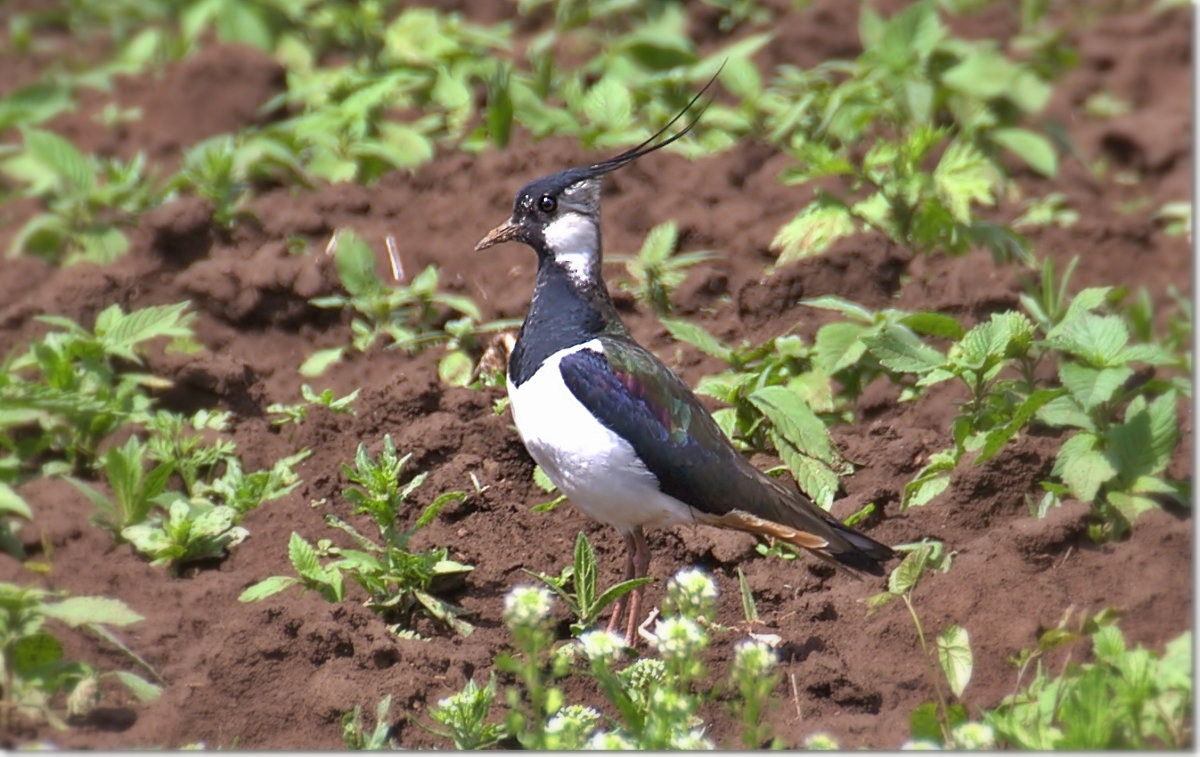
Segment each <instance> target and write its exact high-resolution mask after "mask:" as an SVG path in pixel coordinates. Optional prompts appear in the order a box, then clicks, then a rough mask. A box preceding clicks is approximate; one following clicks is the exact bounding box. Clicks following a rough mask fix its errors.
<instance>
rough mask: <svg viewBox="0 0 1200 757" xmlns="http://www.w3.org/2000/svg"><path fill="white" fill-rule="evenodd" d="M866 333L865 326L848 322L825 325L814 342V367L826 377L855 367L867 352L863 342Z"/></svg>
mask: <svg viewBox="0 0 1200 757" xmlns="http://www.w3.org/2000/svg"><path fill="white" fill-rule="evenodd" d="M866 331H867V329H866V327H865V326H862V325H860V324H857V323H850V322H848V321H835V322H834V323H827V324H825V325H824V326H822V327H821V329H820V330H819V331H817V336H816V339H815V340H814V342H813V365H814V366H816V367H817V368H818V369H819V370H820V371H822V372H823V373H825V374H826V375H833V374H835V373H837V372H838V371H840V370H842V369H843V368H849V367H850V366H852V365H854V364H855V363H857V362H858V360H859V358H861V357H862V356H863V353H865V352H866V350H867V345H866V344H864V343H863V341H862V336H863V334H865V333H866Z"/></svg>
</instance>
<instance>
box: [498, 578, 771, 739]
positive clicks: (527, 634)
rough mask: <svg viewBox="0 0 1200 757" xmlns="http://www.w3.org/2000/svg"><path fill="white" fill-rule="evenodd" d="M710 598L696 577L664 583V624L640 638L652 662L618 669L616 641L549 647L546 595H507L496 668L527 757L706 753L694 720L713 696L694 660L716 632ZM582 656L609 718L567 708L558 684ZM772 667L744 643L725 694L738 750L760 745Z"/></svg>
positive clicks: (767, 653) (536, 591)
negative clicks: (570, 752) (581, 752)
mask: <svg viewBox="0 0 1200 757" xmlns="http://www.w3.org/2000/svg"><path fill="white" fill-rule="evenodd" d="M716 598H717V591H716V584H715V583H714V582H713V580H712V579H711V578H710V577H709V576H708V575H706V574H705V573H704V572H703V571H700V570H696V569H691V570H684V571H680V572H679V573H678V574H677V575H676V576H675V577H673V578H672V579H671V581H669V582H668V584H667V599H666V602H665V603H664V617H663V619H662V620H659V621H657V623H656V624H655V627H654V629H653V631H651V632H648V633H647V640H648V641H649V643H650V645H651V647H652V649H653V650H654V652H655V653H656V655H657V656H656V657H653V658H650V657H647V658H641V659H638V660H635V661H633V662H632V663H630V664H629V665H627V666H625V667H623V668H620V669H618V667H617V666H618V663H620V661H621V660H622V658H623V657H624V655H625V652H626V648H625V646H624V642H623V640H622V639H621V638H620V637H619V636H617V635H616V634H613V633H610V632H608V631H603V630H594V631H588V632H585V633H583V634H581V635H580V636H579V639H578V646H576V645H575V644H570V645H567V646H562V647H558V648H556V649H555V648H552V644H553V640H554V637H553V617H552V615H551V613H550V611H551V605H552V602H553V595H552V594H551V593H550V592H549V591H547V590H546V589H545V588H543V587H517V588H515V589H513V590H512V591H510V592H509V594H508V595H507V596H506V597H505V608H504V621H505V624H506V625H507V626H508V628H509V630H510V631H511V632H512V634H513V648H514V651H513V653H512V654H505V655H503V656H502V657H500V658H498V659H497V666H498V667H499V668H500V669H501V670H502V671H504V672H508V673H510V674H511V675H513V676H514V677H515V680H516V684H517V685H516V686H513V687H509V688H508V689H507V690H506V700H507V702H508V705H509V712H508V715H507V718H506V720H505V723H506V728H507V731H508V732H509V733H510V734H512V735H513V736H515V737H516V739H517V740H518V741H519V742H520V743H521V745H522V746H524V747H526V748H529V749H543V748H557V749H579V748H583V747H585V746H587V747H590V748H608V749H696V748H712V747H713V746H714V744H713V742H712V740H711V739H710V738H709V737H708V736H707V735H705V726H704V722H703V720H701V719H700V717H699V715H698V713H699V709H700V703H701V701H703V700H704V699H705V698H707V697H710V696H712V695H713V690H711V689H706V688H704V686H703V682H704V680H705V677H706V672H707V671H706V669H705V666H704V664H703V663H702V662H701V661H700V659H699V657H698V654H699V652H700V651H701V650H703V649H704V647H705V646H707V644H708V641H709V637H708V632H707V631H706V630H705V629H713V628H715V626H714V625H713V623H712V620H713V618H714V616H715V612H716ZM580 652H582V658H583V660H584V661H585V664H586V668H587V673H586V674H587V675H588V676H590V677H591V678H593V679H594V680H595V681H596V683H597V684H598V685H599V687H600V690H601V692H602V693H603V695H604V697H605V699H606V700H607V701H608V703H609V704H610V705H611V708H612V711H613V712H614V713H615V714H614V715H612V716H605V715H603V714H601V713H600V712H599V711H598V710H596V709H595V708H593V707H587V706H581V705H574V704H569V703H567V702H566V701H565V696H564V692H563V689H562V687H561V686H560V685H558V684H557V681H559V680H560V679H562V678H563V677H565V676H567V675H570V674H571V673H572V667H573V665H574V664H575V661H576V660H577V659H578V657H579V656H580ZM776 664H777V657H776V655H775V654H774V653H773V652H772V651H771V650H770V649H768V648H766V647H765V646H764V645H763V644H762V643H761V642H757V641H748V642H746V643H744V644H742V645H740V646H739V648H738V650H737V651H736V652H735V659H734V665H733V667H732V669H731V675H730V678H729V680H728V682H727V686H728V688H729V689H730V690H733V691H735V692H737V694H736V695H735V697H734V705H733V707H734V710H735V715H736V716H738V717H740V719H741V720H742V722H743V723H744V724H745V725H746V727H745V729H744V731H743V743H749V742H750V741H753V742H754V745H755V746H759V745H761V743H762V741H763V740H765V739H766V738H767V736H768V733H767V732H766V730H764V729H763V728H762V726H761V724H760V723H759V722H758V721H759V719H760V718H759V717H758V715H759V714H760V713H761V711H762V708H763V707H764V706H765V704H766V703H767V699H768V697H769V694H770V691H771V690H772V689H773V687H774V686H775V684H776V682H777V681H778V677H777V675H776V673H775V666H776ZM485 715H486V713H485Z"/></svg>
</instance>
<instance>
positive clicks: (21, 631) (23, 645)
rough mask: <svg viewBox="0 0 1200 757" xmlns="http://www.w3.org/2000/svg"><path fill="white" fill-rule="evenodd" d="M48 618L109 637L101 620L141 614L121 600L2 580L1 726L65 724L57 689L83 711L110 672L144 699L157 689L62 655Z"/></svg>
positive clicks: (107, 622)
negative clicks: (26, 720)
mask: <svg viewBox="0 0 1200 757" xmlns="http://www.w3.org/2000/svg"><path fill="white" fill-rule="evenodd" d="M47 620H53V621H57V622H60V623H65V624H66V625H68V626H70V627H72V628H84V629H88V630H92V631H94V632H97V633H99V634H100V635H101V636H102V637H105V638H110V634H109V633H108V632H107V631H106V630H104V626H126V625H129V624H131V623H136V622H138V621H140V620H142V616H141V615H138V614H137V613H135V612H133V611H132V610H131V609H129V607H128V606H126V605H125V604H124V603H123V602H120V601H118V600H115V599H108V598H106V597H66V596H65V595H62V594H56V593H52V592H47V591H43V590H41V589H35V588H32V587H25V588H22V587H18V586H15V585H13V584H9V583H0V676H2V677H3V681H2V685H3V697H2V698H0V730H3V731H4V732H6V733H11V732H12V731H11V728H12V724H13V717H14V716H15V715H21V716H24V717H30V718H34V719H45V720H46V721H48V722H49V723H50V724H51V725H52V726H54V727H55V728H58V729H65V728H66V727H67V725H66V722H65V721H64V719H63V718H62V717H61V716H60V715H59V714H58V712H59V711H58V708H59V707H60V704H59V699H58V695H60V694H62V693H69V694H70V699H69V700H68V704H69V707H70V709H71V710H73V712H69V713H68V714H86V712H87V711H88V710H89V709H90V708H91V707H93V706H94V701H95V698H97V697H98V696H99V688H98V682H99V679H100V678H101V677H109V676H111V677H114V678H116V679H117V680H119V681H120V682H121V683H122V684H124V685H125V686H126V687H127V688H128V689H129V690H130V692H132V693H133V694H134V696H136V697H137V698H138V699H140V700H142V701H147V700H150V699H154V698H155V697H157V696H158V695H159V693H160V692H161V689H160V688H159V687H158V686H157V685H155V684H152V683H150V682H149V681H146V680H145V679H143V678H142V677H140V676H138V675H137V674H135V673H130V672H127V671H115V672H111V673H99V672H98V671H96V670H95V668H93V667H92V666H90V665H88V664H87V663H83V662H69V661H67V660H66V659H65V655H64V651H63V645H62V642H61V641H59V639H58V637H57V636H55V635H54V634H53V633H51V632H50V630H48V629H47V628H46V627H45V626H46V621H47Z"/></svg>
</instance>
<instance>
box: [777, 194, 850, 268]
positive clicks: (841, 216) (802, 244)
mask: <svg viewBox="0 0 1200 757" xmlns="http://www.w3.org/2000/svg"><path fill="white" fill-rule="evenodd" d="M857 230H858V226H857V224H856V223H855V221H854V217H853V216H852V215H851V214H850V209H849V208H847V207H846V205H845V204H844V203H842V202H841V201H840V200H836V199H834V198H833V197H831V196H829V195H825V194H820V195H818V196H817V199H816V200H814V201H813V202H811V203H809V205H808V207H806V208H805V209H804V210H802V211H800V213H799V214H797V215H796V217H795V218H793V219H792V220H790V221H788V222H787V223H786V224H784V225H783V226H782V227H780V229H779V231H777V232H776V233H775V238H774V239H772V240H771V249H772V250H776V251H778V252H779V259H778V260H777V261H776V265H783V264H784V263H790V262H792V261H794V260H801V259H803V258H807V257H812V256H813V255H820V254H821V253H822V252H824V251H825V250H826V249H827V248H828V247H829V245H831V244H833V242H835V241H836V240H838V239H840V238H842V237H844V236H848V235H850V234H853V233H854V232H856V231H857Z"/></svg>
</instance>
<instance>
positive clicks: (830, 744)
mask: <svg viewBox="0 0 1200 757" xmlns="http://www.w3.org/2000/svg"><path fill="white" fill-rule="evenodd" d="M804 748H805V749H808V750H813V751H815V750H818V749H819V750H828V751H834V750H840V749H841V748H842V745H841V744H840V743H838V740H837V739H835V738H834V737H833V736H831V735H829V734H828V733H825V732H824V731H817V732H816V733H814V734H812V735H811V736H809V737H808V738H806V739H805V740H804Z"/></svg>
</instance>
